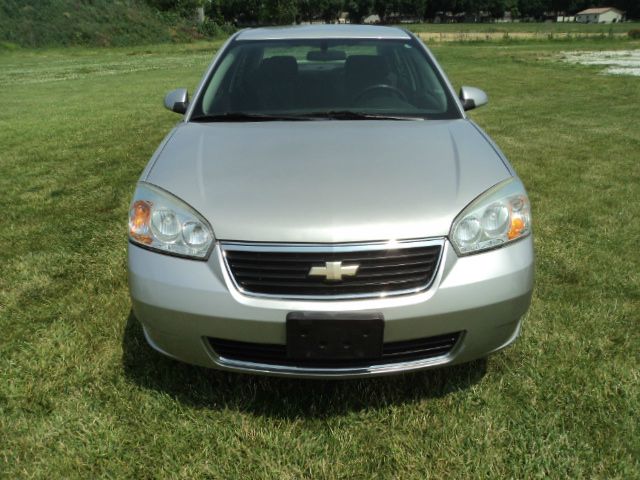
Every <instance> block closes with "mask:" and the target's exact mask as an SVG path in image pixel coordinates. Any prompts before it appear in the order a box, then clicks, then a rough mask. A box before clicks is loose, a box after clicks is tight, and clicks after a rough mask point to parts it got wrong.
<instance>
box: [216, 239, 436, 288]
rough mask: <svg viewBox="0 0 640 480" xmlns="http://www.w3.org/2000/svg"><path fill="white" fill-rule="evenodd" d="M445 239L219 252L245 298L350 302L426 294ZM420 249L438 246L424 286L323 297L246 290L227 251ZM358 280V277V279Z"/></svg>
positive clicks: (237, 246)
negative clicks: (231, 263)
mask: <svg viewBox="0 0 640 480" xmlns="http://www.w3.org/2000/svg"><path fill="white" fill-rule="evenodd" d="M444 243H445V241H444V238H429V239H417V240H402V241H388V242H368V243H337V244H312V243H295V244H290V243H287V244H284V243H251V242H225V241H221V242H220V250H221V252H222V258H223V263H224V267H225V268H226V270H227V273H228V276H229V278H230V279H231V282H232V283H233V287H234V288H235V289H236V290H237V291H238V292H240V293H241V294H243V295H246V296H250V297H258V298H271V299H294V300H347V299H363V298H387V297H392V296H393V297H395V296H399V295H410V294H416V293H420V292H423V291H425V290H427V289H429V287H431V285H432V284H433V281H434V279H435V278H436V276H437V272H438V270H439V268H440V261H441V259H442V255H443V252H444ZM420 247H439V251H438V253H437V256H436V258H435V265H434V266H433V269H432V272H431V275H430V277H429V278H428V279H427V281H426V282H425V283H424V284H421V285H419V286H417V287H413V288H408V289H404V290H392V291H376V292H367V293H345V294H320V295H310V294H305V295H299V294H282V293H273V294H272V293H260V292H254V291H251V290H248V289H246V288H244V287H243V286H242V285H240V283H239V282H238V280H237V278H236V275H235V274H234V271H233V269H232V267H231V265H230V262H229V258H228V256H227V252H230V251H237V252H256V253H260V252H264V253H273V254H278V253H301V254H304V253H328V254H332V253H357V252H373V251H381V252H382V251H388V250H398V251H403V252H406V250H409V249H412V248H420ZM356 278H357V277H356Z"/></svg>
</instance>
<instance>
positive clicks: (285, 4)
mask: <svg viewBox="0 0 640 480" xmlns="http://www.w3.org/2000/svg"><path fill="white" fill-rule="evenodd" d="M261 3H262V5H261V9H260V21H261V23H267V24H269V23H271V24H277V25H288V24H292V23H294V22H295V21H296V17H297V15H298V5H297V2H296V0H264V1H263V2H261Z"/></svg>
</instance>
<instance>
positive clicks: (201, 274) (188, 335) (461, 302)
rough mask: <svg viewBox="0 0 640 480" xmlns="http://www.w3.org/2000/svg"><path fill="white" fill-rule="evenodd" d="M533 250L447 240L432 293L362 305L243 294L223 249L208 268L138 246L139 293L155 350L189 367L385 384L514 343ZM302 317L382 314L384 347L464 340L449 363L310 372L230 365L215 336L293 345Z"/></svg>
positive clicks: (132, 269)
mask: <svg viewBox="0 0 640 480" xmlns="http://www.w3.org/2000/svg"><path fill="white" fill-rule="evenodd" d="M533 264H534V255H533V241H532V237H531V236H529V237H527V238H525V239H523V240H520V241H518V242H515V243H513V244H511V245H509V246H507V247H504V248H500V249H496V250H492V251H488V252H485V253H481V254H477V255H471V256H467V257H458V256H457V255H456V253H455V251H454V250H453V248H452V246H451V245H450V244H449V243H448V242H447V241H445V245H444V250H443V253H442V259H441V262H440V265H439V268H438V271H437V273H436V277H435V279H434V281H433V284H432V285H431V287H430V288H429V289H428V290H426V291H424V292H421V293H418V294H414V295H405V296H397V297H389V298H370V299H358V300H332V301H327V300H314V301H310V300H281V299H273V298H256V297H250V296H246V295H243V294H241V293H240V292H238V291H237V290H236V289H235V288H234V287H233V282H232V281H231V279H230V278H229V274H228V271H227V269H226V268H225V266H224V263H223V261H222V255H221V251H220V247H219V246H216V248H215V249H214V251H213V252H212V254H211V256H210V258H209V260H208V261H206V262H202V261H194V260H187V259H182V258H176V257H171V256H168V255H163V254H158V253H154V252H151V251H148V250H145V249H142V248H139V247H137V246H135V245H132V244H129V288H130V292H131V298H132V302H133V310H134V313H135V315H136V317H137V318H138V319H139V320H140V322H141V323H142V325H143V328H144V332H145V336H146V338H147V340H148V342H149V344H150V345H151V346H152V347H154V348H155V349H156V350H158V351H160V352H162V353H164V354H166V355H168V356H171V357H173V358H176V359H178V360H181V361H185V362H188V363H193V364H197V365H202V366H207V367H213V368H219V369H223V370H230V371H238V372H247V373H260V374H270V375H279V376H300V377H324V378H348V377H356V376H363V375H385V374H392V373H398V372H406V371H411V370H419V369H424V368H429V367H434V366H443V365H453V364H456V363H462V362H467V361H471V360H474V359H476V358H481V357H484V356H486V355H488V354H490V353H492V352H495V351H497V350H500V349H502V348H504V347H506V346H507V345H509V344H510V343H512V342H513V341H514V340H515V339H516V338H517V336H518V334H519V331H520V322H521V318H522V316H523V315H524V313H525V312H526V311H527V309H528V307H529V304H530V301H531V293H532V289H533V269H534V266H533ZM292 311H308V312H371V313H375V312H380V313H382V314H383V316H384V320H385V329H384V341H385V342H397V341H403V340H411V339H417V338H425V337H432V336H437V335H443V334H447V333H451V332H463V335H462V336H461V338H460V340H459V341H458V342H457V344H456V346H455V347H454V348H453V349H452V350H451V351H449V352H448V353H447V354H446V355H442V356H439V357H435V358H428V359H423V360H414V361H409V362H400V363H391V364H388V365H371V366H364V367H362V366H359V367H354V368H308V367H304V368H302V367H295V366H282V365H271V364H262V363H255V362H247V361H238V360H233V359H227V358H222V357H220V356H218V355H217V354H216V353H215V351H214V350H213V349H212V348H211V346H210V343H209V341H208V340H207V338H208V337H215V338H222V339H227V340H236V341H241V342H253V343H269V344H284V343H285V334H286V332H285V321H286V316H287V314H288V313H289V312H292Z"/></svg>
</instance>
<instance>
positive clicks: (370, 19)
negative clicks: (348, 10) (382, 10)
mask: <svg viewBox="0 0 640 480" xmlns="http://www.w3.org/2000/svg"><path fill="white" fill-rule="evenodd" d="M362 23H366V24H373V25H377V24H378V23H380V16H379V15H375V14H374V15H369V16H367V17H365V18H364V20H363V21H362Z"/></svg>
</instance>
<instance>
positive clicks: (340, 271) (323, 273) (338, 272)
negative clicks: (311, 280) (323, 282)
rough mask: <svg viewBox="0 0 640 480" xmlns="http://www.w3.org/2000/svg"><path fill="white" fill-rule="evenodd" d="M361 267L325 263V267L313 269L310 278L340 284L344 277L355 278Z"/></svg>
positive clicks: (340, 263)
mask: <svg viewBox="0 0 640 480" xmlns="http://www.w3.org/2000/svg"><path fill="white" fill-rule="evenodd" d="M358 268H360V265H342V262H325V264H324V267H311V270H309V276H310V277H325V278H326V279H327V280H329V281H330V282H339V281H340V280H342V277H343V276H344V277H353V276H354V275H355V274H356V272H357V271H358Z"/></svg>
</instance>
